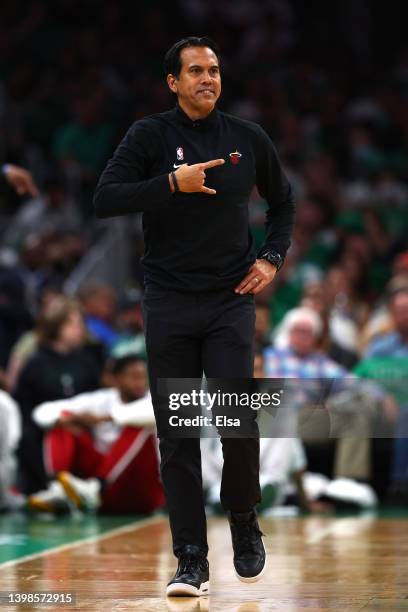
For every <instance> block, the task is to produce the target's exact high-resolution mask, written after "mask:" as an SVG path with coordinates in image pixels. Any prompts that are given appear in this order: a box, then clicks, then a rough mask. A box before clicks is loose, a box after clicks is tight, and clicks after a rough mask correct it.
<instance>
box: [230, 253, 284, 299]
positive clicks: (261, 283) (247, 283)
mask: <svg viewBox="0 0 408 612" xmlns="http://www.w3.org/2000/svg"><path fill="white" fill-rule="evenodd" d="M275 274H276V267H275V266H274V265H273V264H271V263H269V261H266V260H265V259H257V260H256V261H255V263H254V265H253V266H251V268H250V269H249V272H248V274H247V275H246V276H245V278H243V279H242V281H241V282H240V283H239V285H237V286H236V287H235V293H239V294H240V295H243V294H245V293H252V294H253V295H256V294H257V293H260V292H261V291H262V290H263V289H265V287H266V286H267V285H269V283H271V282H272V281H273V279H274V277H275Z"/></svg>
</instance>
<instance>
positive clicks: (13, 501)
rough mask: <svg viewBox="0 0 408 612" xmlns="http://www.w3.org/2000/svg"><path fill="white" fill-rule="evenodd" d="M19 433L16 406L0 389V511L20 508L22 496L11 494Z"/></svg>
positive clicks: (18, 416)
mask: <svg viewBox="0 0 408 612" xmlns="http://www.w3.org/2000/svg"><path fill="white" fill-rule="evenodd" d="M20 435H21V419H20V413H19V410H18V406H17V404H16V403H15V401H14V400H13V398H12V397H10V395H9V394H8V393H6V392H5V391H2V390H0V512H1V511H3V510H13V509H16V508H21V507H22V506H23V503H24V498H23V496H21V495H16V494H13V493H12V491H11V487H12V486H13V485H14V484H15V473H16V460H15V451H16V449H17V445H18V441H19V439H20Z"/></svg>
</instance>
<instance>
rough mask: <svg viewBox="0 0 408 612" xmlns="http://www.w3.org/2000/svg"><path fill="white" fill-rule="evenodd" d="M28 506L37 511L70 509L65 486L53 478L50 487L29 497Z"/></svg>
mask: <svg viewBox="0 0 408 612" xmlns="http://www.w3.org/2000/svg"><path fill="white" fill-rule="evenodd" d="M27 506H28V507H29V508H30V509H31V510H35V511H37V512H54V513H60V512H67V511H69V509H70V504H69V499H68V497H67V495H66V493H65V490H64V487H63V486H62V485H61V484H60V483H59V482H57V481H56V480H53V481H52V482H51V483H50V485H49V487H48V489H45V490H44V491H38V493H33V494H32V495H29V496H28V498H27Z"/></svg>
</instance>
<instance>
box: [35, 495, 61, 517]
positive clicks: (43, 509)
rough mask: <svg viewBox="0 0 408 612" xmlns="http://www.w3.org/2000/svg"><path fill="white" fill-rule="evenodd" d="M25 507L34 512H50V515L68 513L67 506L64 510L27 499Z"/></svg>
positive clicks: (49, 503)
mask: <svg viewBox="0 0 408 612" xmlns="http://www.w3.org/2000/svg"><path fill="white" fill-rule="evenodd" d="M27 506H28V508H30V510H34V511H35V512H51V513H52V514H62V513H64V512H68V510H69V508H68V506H67V507H66V508H65V507H63V506H58V505H56V504H52V503H51V502H46V501H43V500H41V499H30V498H29V499H27Z"/></svg>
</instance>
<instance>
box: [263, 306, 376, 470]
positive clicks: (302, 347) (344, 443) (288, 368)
mask: <svg viewBox="0 0 408 612" xmlns="http://www.w3.org/2000/svg"><path fill="white" fill-rule="evenodd" d="M321 331H322V321H321V318H320V317H319V315H318V314H317V313H316V312H315V311H314V310H311V309H310V308H306V307H302V308H297V309H294V310H292V311H290V312H289V313H288V315H287V318H286V333H287V344H286V347H285V348H273V347H270V348H267V349H266V350H265V353H264V354H265V371H266V375H267V376H268V377H270V378H295V379H300V380H309V381H310V382H311V383H312V384H311V385H310V386H309V385H308V386H306V385H303V386H301V387H300V390H299V393H298V398H299V403H300V405H301V406H302V408H303V409H304V410H305V409H306V408H307V405H308V404H313V402H315V401H317V400H318V399H320V398H321V397H322V390H324V382H323V381H324V380H327V379H334V380H335V381H336V382H337V381H338V380H342V379H345V378H346V376H347V371H346V370H345V369H344V368H343V367H341V366H340V365H339V364H337V363H335V362H334V361H332V360H331V359H329V358H328V357H327V356H326V355H325V354H324V353H323V352H321V351H319V350H317V345H318V342H319V336H320V334H321ZM336 386H337V388H338V389H340V388H341V387H339V385H338V382H337V385H336ZM351 416H353V417H354V418H358V416H359V415H358V414H354V415H351ZM350 418H351V417H350ZM312 422H313V421H312ZM367 430H368V425H367ZM367 433H368V431H367ZM312 435H313V437H314V438H318V437H319V432H314V433H313V432H312ZM334 470H335V476H336V477H346V478H356V479H360V480H370V478H371V473H370V456H369V443H368V440H364V439H361V438H358V439H357V438H347V437H345V438H341V439H340V440H339V442H338V444H337V445H336V459H335V468H334Z"/></svg>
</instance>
